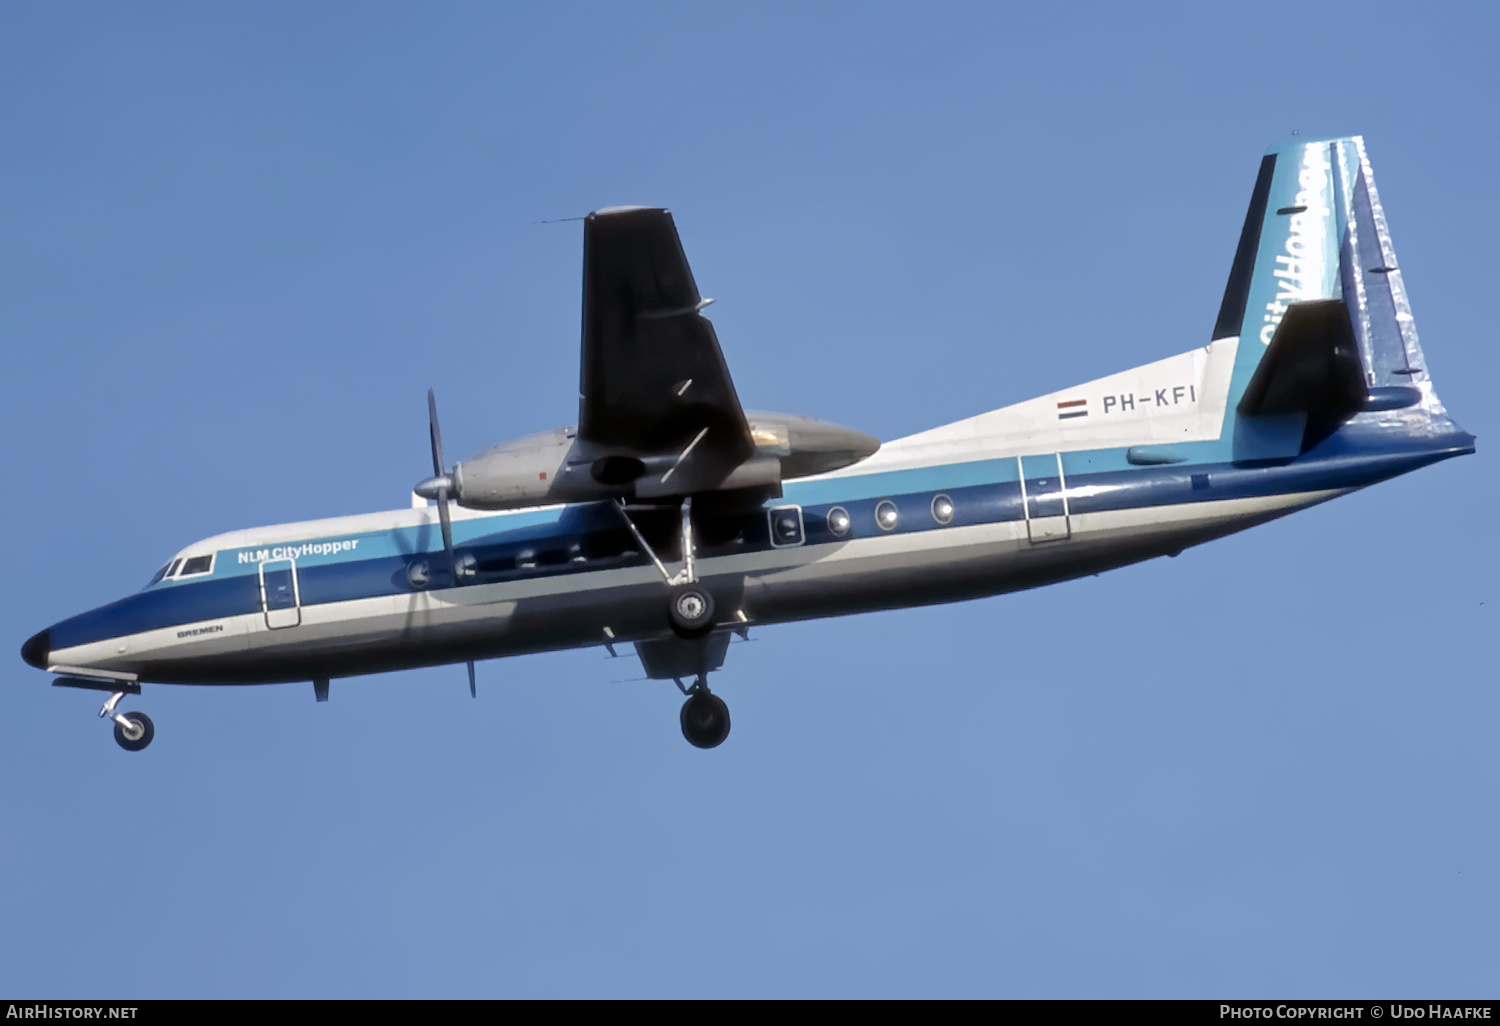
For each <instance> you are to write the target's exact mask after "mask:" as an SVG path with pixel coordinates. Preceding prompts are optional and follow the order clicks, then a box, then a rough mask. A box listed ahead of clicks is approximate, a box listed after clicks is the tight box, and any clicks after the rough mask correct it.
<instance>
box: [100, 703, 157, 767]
mask: <svg viewBox="0 0 1500 1026" xmlns="http://www.w3.org/2000/svg"><path fill="white" fill-rule="evenodd" d="M125 695H126V692H124V691H116V692H115V693H114V694H112V695H110V696H109V701H107V702H105V703H104V708H103V709H100V710H99V717H100V718H101V719H103V718H105V717H108V718H109V719H112V720H114V721H115V743H116V744H117V745H119V746H120V747H121V748H123V749H125V750H126V751H127V752H139V751H140V750H141V749H142V748H145V747H146V746H147V745H149V744H150V743H151V739H152V738H154V737H155V736H156V725H155V724H153V723H152V722H151V717H149V716H147V715H146V714H145V713H143V712H128V713H121V712H115V706H116V705H118V704H119V701H120V699H122V698H124V697H125Z"/></svg>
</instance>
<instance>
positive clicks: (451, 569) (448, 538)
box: [437, 488, 458, 584]
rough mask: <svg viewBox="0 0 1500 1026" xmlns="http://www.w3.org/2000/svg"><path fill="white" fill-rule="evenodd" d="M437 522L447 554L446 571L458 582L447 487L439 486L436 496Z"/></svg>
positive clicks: (455, 582)
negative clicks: (441, 528)
mask: <svg viewBox="0 0 1500 1026" xmlns="http://www.w3.org/2000/svg"><path fill="white" fill-rule="evenodd" d="M437 508H438V522H439V523H440V524H442V525H443V551H444V552H446V553H447V554H448V573H449V574H451V575H452V576H453V583H454V584H457V583H458V558H457V557H456V556H454V555H453V524H452V523H451V522H450V521H449V519H448V489H446V488H439V489H438V497H437Z"/></svg>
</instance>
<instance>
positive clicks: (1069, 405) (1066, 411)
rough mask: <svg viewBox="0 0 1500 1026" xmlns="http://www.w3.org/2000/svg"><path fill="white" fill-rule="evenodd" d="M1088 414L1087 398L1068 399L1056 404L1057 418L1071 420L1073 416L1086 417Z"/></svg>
mask: <svg viewBox="0 0 1500 1026" xmlns="http://www.w3.org/2000/svg"><path fill="white" fill-rule="evenodd" d="M1088 415H1089V401H1088V400H1087V399H1068V400H1066V401H1065V402H1060V403H1058V404H1057V419H1058V420H1072V419H1073V418H1074V417H1087V416H1088Z"/></svg>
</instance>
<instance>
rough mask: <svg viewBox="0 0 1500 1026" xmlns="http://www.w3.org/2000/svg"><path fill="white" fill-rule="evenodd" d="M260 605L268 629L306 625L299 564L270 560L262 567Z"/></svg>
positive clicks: (290, 561) (289, 560) (286, 560)
mask: <svg viewBox="0 0 1500 1026" xmlns="http://www.w3.org/2000/svg"><path fill="white" fill-rule="evenodd" d="M260 603H261V608H262V609H264V610H265V613H266V626H267V627H270V628H272V629H273V630H274V629H276V628H278V627H295V626H297V625H298V624H299V623H301V622H302V596H301V595H300V594H299V593H298V591H297V563H296V561H295V560H291V559H268V560H266V561H264V562H262V563H261V564H260Z"/></svg>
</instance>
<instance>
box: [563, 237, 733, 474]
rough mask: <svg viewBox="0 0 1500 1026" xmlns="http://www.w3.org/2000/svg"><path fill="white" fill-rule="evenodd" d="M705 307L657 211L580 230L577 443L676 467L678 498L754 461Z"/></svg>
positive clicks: (679, 247) (676, 242) (677, 242)
mask: <svg viewBox="0 0 1500 1026" xmlns="http://www.w3.org/2000/svg"><path fill="white" fill-rule="evenodd" d="M706 305H707V303H706V302H705V301H704V300H703V298H702V296H700V295H699V294H698V286H697V284H696V283H695V282H694V281H693V272H692V270H691V268H690V267H689V266H688V262H687V257H686V255H685V254H684V253H683V250H682V243H681V241H680V240H679V239H678V237H677V227H676V225H675V224H674V223H673V221H672V215H671V214H670V213H669V212H668V211H666V210H659V209H651V208H639V207H637V208H622V209H615V210H606V211H597V212H595V213H592V214H590V215H588V217H587V218H585V219H584V246H583V353H582V360H581V367H582V373H581V380H580V384H579V400H578V407H579V408H578V434H579V437H580V438H582V439H583V440H585V441H587V442H589V443H592V444H594V445H597V446H599V447H601V448H605V449H609V450H611V451H615V452H620V453H626V454H629V455H632V456H638V457H643V458H644V457H658V458H666V457H672V458H674V459H676V460H678V462H679V465H678V466H677V468H676V470H675V471H674V473H675V474H676V475H677V478H678V486H679V487H681V488H683V490H684V491H696V490H700V489H706V488H712V487H714V486H715V485H717V484H718V483H719V482H720V481H722V480H723V479H724V478H725V477H727V476H728V475H729V474H730V473H731V472H732V471H733V470H734V469H735V468H736V467H737V466H739V465H740V464H741V463H743V462H744V461H745V460H747V459H749V458H750V457H751V456H752V455H753V454H754V452H755V446H754V443H753V441H752V440H751V437H750V429H749V427H748V425H747V424H746V422H745V414H744V411H743V410H742V409H741V408H740V401H739V396H738V395H737V394H736V393H735V389H734V383H733V381H731V380H730V377H729V368H728V367H727V366H726V365H725V362H724V354H723V352H722V351H721V350H720V348H719V340H718V336H717V335H715V333H714V327H713V324H712V323H711V322H710V321H709V320H708V318H706V317H704V316H703V314H702V309H703V307H704V306H706ZM684 454H686V455H684Z"/></svg>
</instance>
